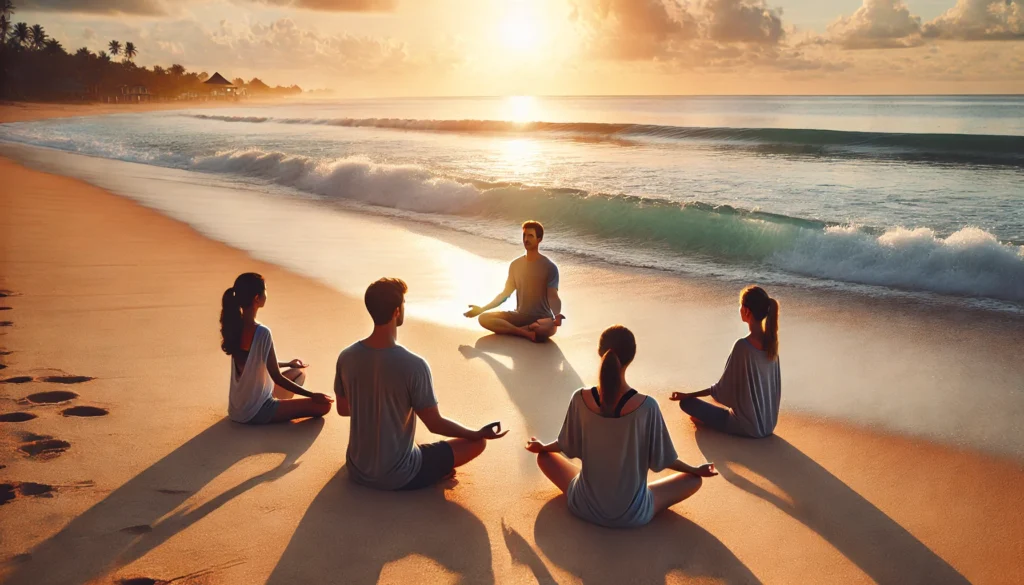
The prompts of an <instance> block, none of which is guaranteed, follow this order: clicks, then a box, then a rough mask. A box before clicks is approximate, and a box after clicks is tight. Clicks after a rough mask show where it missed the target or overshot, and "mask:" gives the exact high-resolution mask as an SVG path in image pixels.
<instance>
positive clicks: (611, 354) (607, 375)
mask: <svg viewBox="0 0 1024 585" xmlns="http://www.w3.org/2000/svg"><path fill="white" fill-rule="evenodd" d="M598 379H599V380H600V381H601V384H600V385H599V386H598V388H597V390H598V393H600V395H601V412H602V413H604V414H605V415H610V414H612V413H613V412H615V403H616V401H617V399H618V397H619V393H620V392H621V388H619V384H620V382H621V381H622V362H620V361H619V356H617V355H615V351H614V350H612V349H609V350H607V351H605V352H604V355H603V356H601V374H600V376H599V377H598Z"/></svg>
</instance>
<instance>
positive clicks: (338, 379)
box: [334, 278, 508, 490]
mask: <svg viewBox="0 0 1024 585" xmlns="http://www.w3.org/2000/svg"><path fill="white" fill-rule="evenodd" d="M407 291H408V287H407V286H406V284H405V283H404V282H403V281H401V280H399V279H397V278H382V279H380V280H378V281H377V282H374V283H373V284H371V285H370V286H369V288H367V289H366V295H365V296H364V299H363V300H364V301H365V303H366V310H367V311H369V313H370V317H372V318H373V332H372V333H371V334H370V336H369V337H367V338H366V339H363V340H362V341H357V342H355V343H353V344H352V345H350V346H349V347H347V348H345V350H344V351H342V352H341V355H339V356H338V367H337V374H336V376H335V378H334V392H335V395H336V396H337V400H338V414H340V415H341V416H350V417H351V425H350V432H349V440H348V452H347V454H346V462H347V467H348V476H349V478H350V479H351V480H353V481H355V482H356V483H359V484H362V485H365V486H368V487H372V488H377V489H382V490H414V489H419V488H423V487H427V486H429V485H433V484H435V483H437V482H438V481H440V480H442V479H444V478H446V477H449V476H451V475H452V474H453V473H454V472H455V468H456V467H461V466H463V465H465V464H466V463H469V462H470V461H472V460H473V459H475V458H476V457H477V456H479V455H480V454H481V453H483V451H484V447H485V446H486V442H487V440H489V439H499V438H501V437H504V436H505V434H507V433H508V431H504V432H502V430H501V423H500V422H493V423H490V424H488V425H486V426H485V427H483V428H482V429H479V430H473V429H469V428H466V427H464V426H462V425H461V424H459V423H457V422H455V421H453V420H451V419H448V418H445V417H444V416H442V415H441V412H440V411H439V410H438V407H437V398H436V397H435V396H434V386H433V380H432V378H431V375H430V366H429V365H428V364H427V361H426V360H424V359H423V358H421V357H420V356H418V355H416V354H414V353H412V352H411V351H409V350H408V349H405V348H404V347H402V346H401V345H399V344H398V328H399V327H401V326H402V323H403V322H404V321H405V293H406V292H407ZM414 414H415V416H413V415H414ZM417 417H419V419H420V420H422V421H423V424H425V425H427V429H429V430H430V432H432V433H434V434H435V435H442V436H445V437H452V438H451V439H448V440H446V441H439V442H436V443H430V444H427V445H416V443H415V442H414V441H413V439H414V438H415V435H416V418H417Z"/></svg>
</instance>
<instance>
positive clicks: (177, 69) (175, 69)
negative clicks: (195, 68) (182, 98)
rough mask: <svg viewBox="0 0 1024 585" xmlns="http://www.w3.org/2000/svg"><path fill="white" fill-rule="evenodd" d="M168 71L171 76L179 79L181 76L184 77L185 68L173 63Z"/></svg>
mask: <svg viewBox="0 0 1024 585" xmlns="http://www.w3.org/2000/svg"><path fill="white" fill-rule="evenodd" d="M170 71H171V75H173V76H175V77H181V76H182V75H185V67H184V66H183V65H179V64H177V63H175V64H174V65H171V69H170Z"/></svg>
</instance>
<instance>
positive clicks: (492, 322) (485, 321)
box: [478, 313, 558, 341]
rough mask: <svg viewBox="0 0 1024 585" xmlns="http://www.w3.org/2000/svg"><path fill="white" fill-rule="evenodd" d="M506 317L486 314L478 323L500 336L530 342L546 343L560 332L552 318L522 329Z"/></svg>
mask: <svg viewBox="0 0 1024 585" xmlns="http://www.w3.org/2000/svg"><path fill="white" fill-rule="evenodd" d="M505 316H506V315H505V314H503V313H484V314H483V315H480V318H479V319H478V322H479V323H480V326H481V327H483V328H484V329H486V330H488V331H491V332H493V333H497V334H498V335H515V336H518V337H523V338H525V339H529V340H530V341H544V340H545V339H547V338H549V337H551V336H552V335H554V334H555V332H556V331H558V326H557V325H555V320H554V319H551V318H547V319H538V320H537V321H534V322H533V323H530V324H527V325H524V326H522V327H520V326H518V325H516V324H515V323H512V322H510V321H508V320H507V319H506V318H505Z"/></svg>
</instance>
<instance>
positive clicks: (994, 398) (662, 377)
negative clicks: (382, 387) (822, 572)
mask: <svg viewBox="0 0 1024 585" xmlns="http://www.w3.org/2000/svg"><path fill="white" fill-rule="evenodd" d="M0 156H9V157H11V156H13V157H16V158H17V159H18V160H20V161H22V163H23V164H29V165H30V166H32V167H33V168H36V169H39V170H43V171H45V172H54V173H58V174H65V175H68V176H74V177H76V178H78V179H82V180H85V181H86V182H89V183H91V184H94V185H97V186H100V187H101V188H104V189H107V190H109V191H111V192H113V193H116V194H119V195H122V196H124V197H127V198H128V199H132V200H134V201H137V202H139V203H142V204H143V205H145V206H147V207H150V208H152V209H156V210H157V211H159V212H160V213H162V214H164V215H167V216H170V217H172V218H174V219H176V220H178V221H182V222H185V223H187V224H189V225H190V226H192V227H193V228H194V229H196V230H197V231H199V232H200V233H202V234H203V235H205V236H206V237H210V238H212V239H214V240H217V241H221V242H225V243H227V244H228V245H231V246H233V247H234V248H237V249H242V250H247V251H248V253H249V254H251V255H252V256H254V257H256V258H258V259H260V260H263V261H268V262H271V263H273V264H276V265H278V266H281V267H284V268H285V269H288V270H290V271H292V272H294V273H299V274H304V275H306V276H307V277H312V278H314V279H316V280H318V281H320V282H321V283H325V284H327V285H328V286H330V287H331V288H333V289H335V290H337V291H340V292H342V293H343V294H346V295H349V296H352V297H355V298H358V297H360V296H361V295H362V292H363V287H364V286H365V284H364V283H366V282H371V281H372V280H374V279H376V278H378V277H380V276H381V275H382V274H392V275H395V274H397V275H399V276H401V277H402V278H404V279H406V281H407V282H409V284H410V287H411V288H412V289H414V291H415V294H416V297H417V303H410V307H409V311H410V314H411V315H412V316H414V317H417V318H423V319H426V320H428V321H431V322H433V323H435V324H440V325H443V326H447V327H456V328H458V329H461V330H469V331H476V330H477V329H476V325H475V323H473V322H471V321H470V320H466V319H463V318H461V316H460V315H461V313H462V311H464V306H465V304H467V303H471V302H476V303H480V302H484V301H485V300H486V299H489V298H491V297H492V296H493V295H494V292H495V291H494V290H491V289H492V288H494V287H496V286H500V283H501V282H503V281H504V278H505V271H506V270H507V262H508V260H509V259H511V258H514V257H516V256H517V255H519V254H520V253H521V249H520V248H519V247H518V246H516V245H513V244H509V243H507V242H504V241H501V240H494V239H489V238H481V237H479V236H475V235H472V234H468V233H464V232H459V231H451V230H445V229H443V227H440V226H434V225H432V224H426V223H422V222H415V221H409V220H405V219H402V218H396V217H393V216H390V215H378V214H368V213H363V212H359V211H358V210H352V209H346V208H339V207H336V206H332V205H322V204H317V202H316V201H312V202H311V201H309V200H308V199H306V198H298V197H288V196H286V197H281V196H279V195H280V194H277V193H275V194H267V193H263V192H261V191H256V190H253V188H250V187H246V186H245V185H239V184H238V183H233V182H230V181H221V180H220V179H219V178H218V177H216V176H212V175H207V174H204V173H193V172H189V171H182V170H176V169H167V168H163V167H154V166H150V165H141V164H137V163H127V162H123V161H115V160H110V159H97V158H91V157H83V156H81V155H75V154H69V153H65V152H62V151H53V150H49V149H38V148H34V147H28V146H22V145H12V144H4V145H0ZM153 185H159V188H158V189H155V188H153V187H152V186H153ZM254 227H255V228H256V229H253V228H254ZM551 237H552V238H557V237H558V234H557V233H555V234H552V235H551ZM368 244H369V245H368ZM349 250H358V252H359V253H358V254H349V253H347V251H349ZM552 257H553V258H555V260H556V261H557V262H558V263H559V265H560V267H561V270H562V274H563V282H565V283H566V286H565V287H564V290H563V293H564V294H563V298H564V299H565V301H566V306H567V307H572V310H571V311H568V309H567V311H568V312H567V313H566V314H567V315H569V319H570V323H569V326H567V327H563V328H562V331H561V332H560V333H559V338H558V340H557V341H558V344H559V347H560V348H561V349H562V351H563V352H564V355H565V358H566V360H567V361H568V362H570V363H572V364H573V366H574V369H573V371H571V372H558V373H557V378H558V379H560V380H562V379H564V380H575V381H579V379H580V376H579V375H578V374H577V373H576V372H577V371H583V372H589V371H595V370H596V367H597V357H596V356H595V355H594V351H593V348H592V343H593V340H595V339H596V338H597V335H598V334H599V333H600V331H601V330H602V329H603V328H604V327H606V326H608V325H610V324H614V323H625V324H627V325H629V326H630V328H631V329H633V331H634V332H635V333H636V334H637V337H638V339H641V340H642V343H643V347H644V351H643V352H642V354H641V355H640V356H639V357H638V364H642V367H638V368H635V369H634V371H637V372H638V374H637V375H638V376H639V379H638V380H637V381H636V383H637V384H638V387H642V388H646V389H647V390H648V391H650V392H652V393H654V394H656V395H664V396H667V395H668V394H669V393H670V392H671V391H674V390H679V389H681V388H690V389H700V388H703V387H706V386H707V385H709V384H710V383H712V382H713V381H714V380H717V378H718V376H719V375H720V374H721V367H722V364H723V363H724V358H725V355H726V354H727V352H728V349H729V348H731V347H732V343H733V342H734V341H735V339H736V338H737V337H740V336H742V335H745V328H743V327H742V324H741V323H739V321H738V319H737V318H736V308H735V295H736V294H737V292H738V290H739V289H740V285H739V284H735V283H733V284H729V283H723V282H718V281H716V280H715V279H709V278H700V277H686V276H681V275H678V274H671V273H665V272H661V271H657V270H653V269H640V268H629V267H623V266H620V265H613V264H606V263H602V262H595V261H593V259H592V258H587V257H574V256H572V255H568V254H558V253H556V254H554V255H553V256H552ZM769 288H770V290H771V291H773V296H776V297H779V298H782V299H783V300H784V307H783V313H784V316H783V321H784V323H783V327H782V328H783V361H784V362H785V364H784V366H783V376H784V378H785V382H784V383H785V385H786V391H785V395H786V397H785V398H784V402H785V404H784V407H783V408H784V410H789V411H793V412H800V413H803V414H805V415H811V416H824V417H827V418H831V419H833V420H836V419H841V420H846V421H850V422H853V423H856V424H859V425H863V426H868V427H872V428H876V429H879V430H882V431H885V432H893V431H895V432H899V433H903V434H908V435H914V436H921V437H924V438H927V439H928V440H932V441H938V442H941V443H943V444H947V445H952V446H957V447H961V448H973V449H982V450H984V451H987V452H991V453H996V454H1002V455H1004V456H1008V457H1011V458H1016V459H1018V460H1024V434H1022V433H1021V431H1020V420H1021V417H1022V416H1024V399H1022V397H1021V396H1020V394H1019V392H1018V381H1019V380H1021V379H1024V363H1022V362H1020V360H1019V359H1017V358H1018V356H1017V355H1016V352H1015V340H1016V336H1017V333H1016V331H1017V330H1018V329H1019V326H1020V325H1022V324H1024V319H1021V318H1019V317H1017V316H1016V315H1012V314H1007V313H1003V312H995V311H987V310H976V309H974V310H972V309H969V308H964V307H962V306H952V305H953V304H952V303H950V304H945V305H943V304H939V305H935V306H932V305H929V304H927V303H917V302H913V301H912V300H901V299H899V298H889V299H878V298H872V297H865V296H861V295H856V294H853V293H844V292H840V291H829V290H815V289H811V290H802V289H799V288H793V287H781V286H774V285H773V286H771V287H769ZM780 295H781V296H780ZM950 330H954V331H956V332H957V335H956V336H955V337H953V338H950V337H949V331H950ZM977 420H985V421H986V424H984V425H978V424H973V423H972V421H977ZM558 422H560V420H559V421H555V423H552V424H556V423H558Z"/></svg>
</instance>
